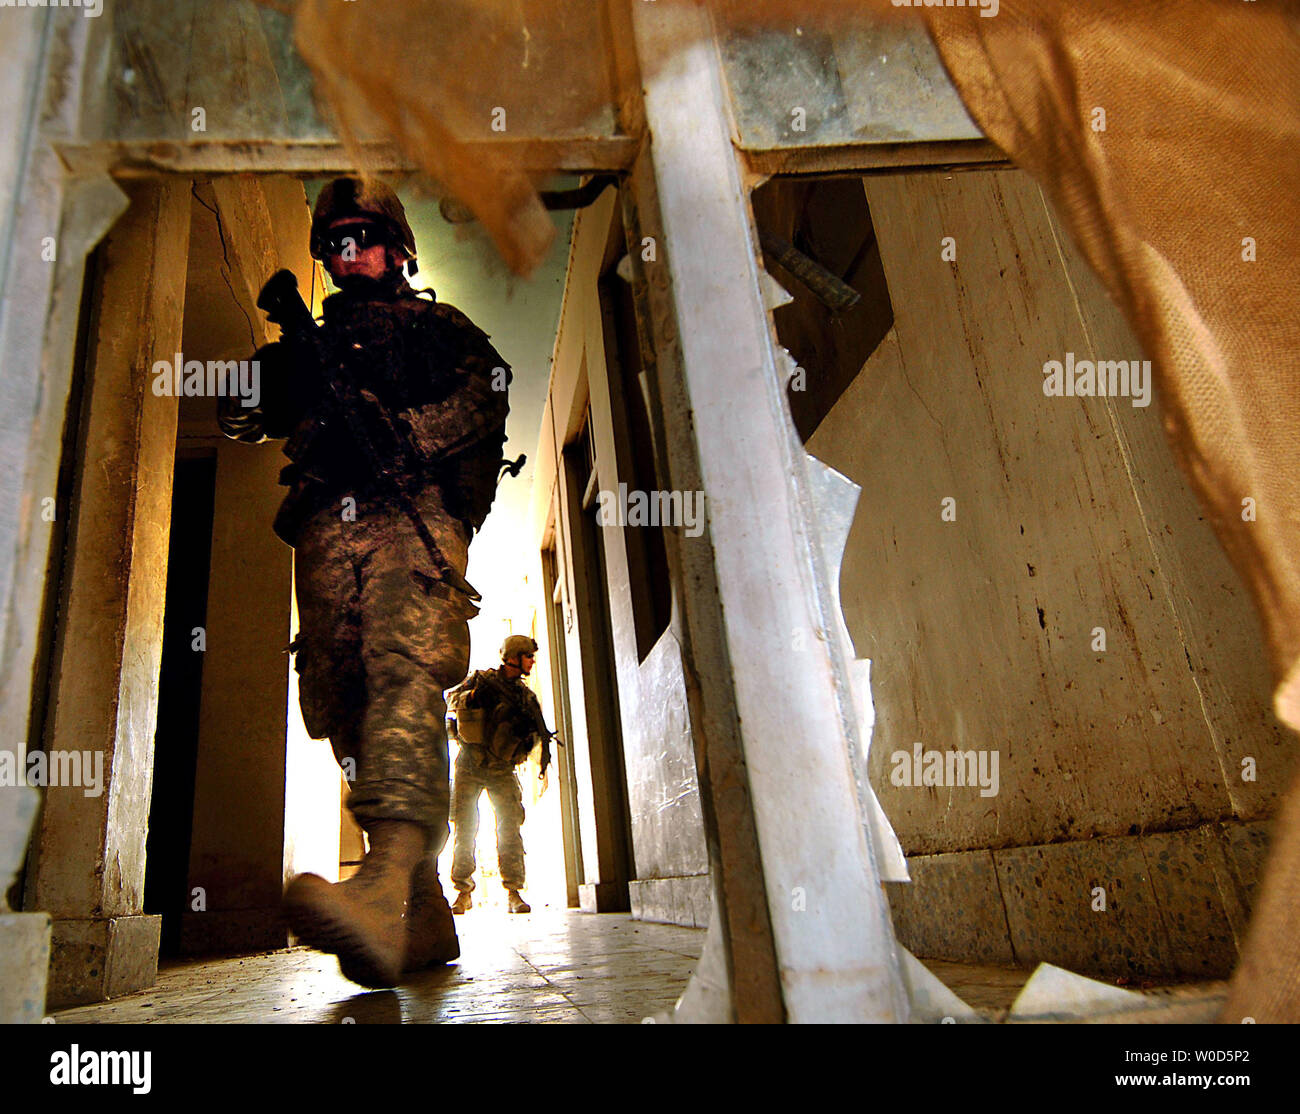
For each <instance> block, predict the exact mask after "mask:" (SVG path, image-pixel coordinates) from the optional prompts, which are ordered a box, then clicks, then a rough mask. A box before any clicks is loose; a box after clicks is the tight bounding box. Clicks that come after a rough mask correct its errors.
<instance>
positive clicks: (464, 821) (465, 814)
mask: <svg viewBox="0 0 1300 1114" xmlns="http://www.w3.org/2000/svg"><path fill="white" fill-rule="evenodd" d="M536 656H537V643H536V642H534V641H533V640H532V639H531V638H529V637H527V636H526V635H521V634H513V635H511V636H510V637H509V638H507V639H506V640H505V642H504V643H503V644H502V646H501V666H500V667H499V668H497V669H491V670H479V671H478V672H477V673H473V674H471V675H470V676H469V677H468V678H466V680H465V683H464V684H463V685H461V686H459V687H458V688H457V689H456V691H455V692H454V693H452V694H451V698H450V702H449V706H450V709H451V717H452V718H451V719H449V721H448V724H449V726H450V727H451V731H452V737H453V738H455V740H456V741H457V742H458V743H459V744H460V752H459V753H458V754H457V756H456V773H455V778H454V780H453V782H452V790H451V817H452V823H453V824H454V825H455V828H456V850H455V856H454V858H453V860H452V867H451V882H452V885H453V886H455V887H456V889H457V890H459V891H460V893H459V895H458V896H457V898H456V902H455V904H454V905H453V906H452V912H454V913H464V912H466V911H467V910H468V909H469V908H470V907H471V905H472V904H473V899H472V898H471V897H470V893H471V892H472V891H473V889H474V870H475V867H476V865H477V864H476V862H475V858H474V840H475V838H476V837H477V835H478V801H479V797H480V795H481V794H482V793H483V792H484V791H485V790H486V791H487V795H488V799H489V800H490V801H491V802H492V811H493V812H495V813H496V818H497V865H498V867H499V868H500V871H501V884H502V885H503V886H504V887H505V889H506V897H507V900H508V902H509V906H510V912H512V913H528V912H531V909H530V907H529V905H528V903H527V902H526V901H524V899H523V897H522V896H521V895H520V893H519V891H520V890H522V889H523V888H524V841H523V837H522V836H521V835H520V833H519V828H520V826H521V825H522V824H523V822H524V802H523V794H522V792H521V790H520V788H519V779H518V778H517V777H516V776H515V767H516V766H518V765H520V764H522V763H523V762H524V761H526V760H527V758H528V755H529V754H530V753H532V749H533V747H534V746H535V745H537V743H539V742H540V743H541V746H542V755H541V763H542V771H541V772H542V777H545V776H546V767H547V765H548V764H549V762H550V740H551V738H552V732H551V731H550V730H549V729H548V728H547V726H546V721H545V719H544V718H543V716H542V709H541V705H540V704H538V702H537V697H536V696H534V695H533V692H532V690H531V689H530V688H529V687H528V686H527V685H525V684H524V682H523V678H524V677H526V676H528V674H529V673H531V672H532V669H533V662H534V661H535V659H536Z"/></svg>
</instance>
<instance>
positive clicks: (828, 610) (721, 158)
mask: <svg viewBox="0 0 1300 1114" xmlns="http://www.w3.org/2000/svg"><path fill="white" fill-rule="evenodd" d="M633 21H634V24H635V28H636V39H637V49H638V51H639V53H640V56H641V59H642V72H643V73H646V74H649V75H652V76H650V77H649V78H648V79H647V82H646V98H645V112H646V123H647V125H648V128H649V131H650V139H651V142H650V144H649V145H648V147H649V152H650V154H649V161H647V159H646V157H645V156H643V157H642V159H641V160H640V163H639V164H638V166H637V167H636V168H635V169H634V171H633V175H632V178H631V181H630V186H631V190H632V200H631V206H632V223H633V225H634V227H635V226H639V227H638V232H639V233H640V234H641V235H650V236H654V237H655V238H656V240H657V242H658V244H659V254H658V261H657V262H652V263H646V262H642V261H641V259H640V257H639V254H638V253H635V252H634V253H633V256H632V259H633V267H634V274H636V275H637V277H638V279H639V280H640V281H643V282H646V283H647V289H648V292H649V296H648V300H649V308H650V317H651V320H649V321H647V322H644V323H643V326H644V328H646V329H648V331H649V332H650V334H651V336H652V337H653V342H654V347H655V353H656V368H655V373H654V379H655V381H656V388H657V391H658V393H659V400H658V401H659V409H660V410H661V412H662V415H663V428H664V433H665V452H664V456H665V458H666V460H665V465H666V467H665V469H664V474H665V475H666V476H667V477H668V480H669V483H670V485H671V487H673V488H674V489H677V490H681V491H703V492H704V494H705V498H706V510H705V517H706V519H707V528H706V529H705V531H704V533H703V534H702V536H700V537H698V538H686V537H683V536H682V534H681V532H680V531H671V532H670V536H669V542H670V546H671V548H670V552H669V556H670V561H671V562H672V564H673V566H674V568H673V572H674V576H675V578H676V582H677V585H678V586H679V588H680V591H681V600H682V604H683V614H684V628H685V631H686V635H687V638H686V644H685V646H684V647H683V657H684V661H685V665H686V669H685V672H686V677H687V689H688V696H689V703H690V709H691V721H692V728H693V732H694V735H695V741H696V759H697V765H698V769H699V781H700V796H701V803H702V806H703V811H704V817H705V826H706V833H707V837H708V842H709V851H710V860H711V866H712V878H713V884H714V914H713V917H712V920H711V922H710V927H709V934H710V935H709V941H708V943H707V944H706V949H705V951H706V957H707V962H703V963H702V964H701V970H700V971H697V973H696V976H694V977H693V979H692V986H691V988H690V989H688V991H687V994H686V995H685V996H684V999H683V1003H682V1004H681V1005H680V1006H679V1009H678V1016H679V1017H683V1018H687V1017H689V1018H692V1019H696V1020H725V1019H728V1018H734V1019H736V1020H740V1021H746V1020H753V1021H780V1020H788V1021H795V1022H798V1021H901V1020H906V1018H907V1002H906V996H905V991H904V988H903V983H902V979H901V975H900V971H899V964H898V956H897V951H896V945H895V943H894V938H893V932H892V928H891V926H890V922H889V914H888V910H887V907H886V904H885V899H884V895H883V893H882V892H881V886H880V878H879V873H878V870H877V868H876V863H875V852H874V849H873V847H872V837H871V834H870V832H869V831H868V829H867V826H866V823H865V822H864V818H865V811H864V805H863V802H861V801H860V800H859V797H858V787H857V785H856V784H855V780H854V770H855V768H856V767H857V766H858V765H860V754H861V749H862V747H861V740H860V739H859V738H858V726H857V723H856V720H855V716H854V714H853V710H852V699H851V695H850V693H851V690H850V688H849V681H848V673H847V666H846V663H845V661H844V660H843V654H842V652H841V650H840V647H839V645H838V643H837V641H836V639H835V635H834V631H835V630H836V629H837V626H836V624H837V623H838V621H839V620H838V616H836V615H834V614H832V604H833V599H834V596H833V592H832V590H831V589H832V586H831V585H830V583H829V576H828V572H827V568H826V563H825V560H824V557H823V555H822V554H821V552H820V547H819V544H818V537H819V533H820V531H819V527H818V523H817V518H816V512H815V511H814V509H813V508H814V494H815V493H814V484H815V482H816V477H815V476H814V474H813V472H812V470H811V468H810V465H809V461H808V458H807V456H806V454H805V453H804V451H803V448H802V446H801V445H800V444H799V441H798V438H797V436H796V434H795V431H794V427H793V425H792V423H791V421H790V416H789V412H788V408H787V406H786V401H785V397H784V396H785V381H784V375H783V374H781V372H780V371H779V370H778V366H777V364H776V360H775V356H774V351H773V345H772V326H771V321H770V319H769V317H768V314H767V312H766V309H765V306H764V301H763V298H762V295H761V291H760V286H759V274H758V264H757V262H756V258H755V248H756V241H757V237H756V235H755V232H754V229H753V227H752V220H751V218H750V213H749V205H748V199H747V196H746V193H745V190H744V187H743V184H742V181H741V177H740V173H739V170H738V167H737V163H736V154H735V150H734V148H733V146H732V138H731V133H730V127H729V124H728V116H727V112H726V105H725V93H724V83H723V80H722V75H721V66H720V62H719V58H718V52H717V46H716V44H715V43H714V41H713V38H712V35H711V33H710V31H711V29H710V27H709V25H708V16H707V13H706V12H704V11H703V10H702V9H700V8H699V7H698V6H696V5H693V4H690V3H687V2H685V0H661V2H659V3H655V4H636V5H633ZM792 647H793V648H795V649H794V652H792V650H791V648H792ZM798 647H804V649H802V650H798ZM697 1005H698V1008H697Z"/></svg>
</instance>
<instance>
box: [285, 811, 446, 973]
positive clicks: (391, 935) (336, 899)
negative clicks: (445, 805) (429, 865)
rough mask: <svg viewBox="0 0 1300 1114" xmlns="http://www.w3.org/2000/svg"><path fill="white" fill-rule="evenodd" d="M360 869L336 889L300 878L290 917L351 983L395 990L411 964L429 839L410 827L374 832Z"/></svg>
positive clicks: (391, 825)
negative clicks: (415, 897) (412, 918)
mask: <svg viewBox="0 0 1300 1114" xmlns="http://www.w3.org/2000/svg"><path fill="white" fill-rule="evenodd" d="M368 834H369V836H370V851H369V852H368V853H367V855H366V857H365V859H364V860H363V861H362V863H361V869H360V870H358V871H357V873H356V874H355V875H354V876H353V877H352V878H349V879H348V880H347V881H346V882H339V883H337V884H336V885H331V884H330V883H329V882H326V881H325V879H324V878H322V877H320V875H318V874H300V875H298V877H297V878H295V879H294V880H293V881H292V882H291V883H289V888H288V889H287V890H285V892H284V911H285V916H286V918H287V919H288V921H289V927H290V928H291V929H293V932H294V935H295V936H297V937H298V938H299V939H300V940H301V941H302V942H303V943H304V944H308V945H310V946H311V947H313V948H317V949H319V950H320V951H323V952H329V953H330V954H332V955H337V956H338V957H339V969H340V970H341V971H342V972H343V975H344V977H345V978H348V979H351V980H352V981H353V982H355V983H360V984H361V985H362V986H368V987H372V988H380V987H390V986H396V985H397V983H398V981H399V980H400V979H401V977H402V968H403V965H404V964H405V962H406V950H407V939H406V938H407V929H406V910H407V905H408V901H409V898H410V894H411V874H412V872H413V871H414V870H415V867H416V864H417V863H418V862H420V860H421V859H422V858H423V857H424V856H425V854H426V853H427V851H428V849H429V837H428V832H427V831H426V830H425V829H424V828H423V827H421V826H420V825H419V824H414V823H411V822H410V821H406V820H380V821H376V822H374V823H373V824H372V825H371V827H370V828H369V830H368Z"/></svg>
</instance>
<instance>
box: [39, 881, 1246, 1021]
mask: <svg viewBox="0 0 1300 1114" xmlns="http://www.w3.org/2000/svg"><path fill="white" fill-rule="evenodd" d="M456 923H457V928H458V931H459V933H460V941H461V957H460V960H459V961H458V962H457V963H455V964H452V965H451V966H449V967H443V968H435V969H434V970H431V971H426V972H424V973H422V974H420V975H418V976H416V977H414V978H413V979H411V980H410V981H409V982H408V983H407V984H405V985H404V986H401V987H399V988H398V989H396V990H384V991H366V990H363V989H362V988H361V987H358V986H356V985H355V984H353V983H351V982H349V981H348V980H347V979H345V978H343V976H342V975H340V974H339V970H338V964H337V962H336V961H335V959H334V958H333V957H332V956H327V955H321V954H320V953H319V952H314V951H310V950H308V949H307V948H294V949H292V950H289V951H280V952H268V953H265V954H262V955H254V956H245V957H243V958H240V959H218V960H209V961H206V962H191V963H185V964H178V965H173V966H168V967H165V968H164V969H163V970H162V971H161V972H160V973H159V977H158V985H157V986H156V987H154V988H153V989H152V990H149V991H145V992H144V993H141V994H134V995H131V996H130V997H128V998H119V999H117V1000H115V1001H112V1002H104V1003H101V1004H99V1005H94V1006H83V1007H80V1008H77V1009H69V1010H61V1011H59V1012H57V1013H55V1014H54V1018H55V1020H56V1021H57V1022H62V1023H69V1022H83V1023H103V1022H114V1023H117V1022H124V1023H133V1024H134V1023H146V1024H147V1023H158V1022H201V1023H214V1022H224V1023H231V1022H252V1023H262V1022H307V1023H318V1024H319V1023H325V1024H334V1023H340V1022H342V1023H347V1022H349V1021H351V1022H355V1023H358V1024H367V1023H398V1022H407V1023H415V1024H428V1023H440V1024H448V1023H459V1022H475V1021H487V1022H537V1023H542V1024H547V1023H566V1022H567V1023H575V1024H586V1023H588V1022H605V1023H611V1022H612V1023H631V1024H636V1023H638V1022H640V1021H642V1020H644V1019H645V1018H647V1017H651V1016H653V1015H655V1014H658V1013H662V1012H666V1011H671V1009H672V1007H673V1004H674V1003H675V1002H676V1001H677V998H678V996H679V995H680V994H681V993H682V991H684V990H685V989H686V984H687V982H688V980H689V979H690V976H691V972H692V971H693V970H694V969H695V964H696V961H697V959H698V958H699V955H700V951H701V949H702V948H703V946H704V931H703V930H702V929H695V928H677V927H674V926H671V925H659V924H647V923H645V922H642V921H633V920H632V919H631V918H630V917H628V916H627V915H625V914H603V915H600V916H593V915H590V914H586V913H578V912H573V911H569V910H559V911H552V910H546V911H540V912H536V913H532V914H530V915H528V916H522V917H515V916H509V915H508V914H506V913H505V911H504V909H502V908H493V907H488V908H486V909H475V910H473V911H471V912H470V913H468V914H467V915H466V916H463V917H458V918H457V920H456ZM926 966H928V967H929V968H930V970H931V971H932V972H934V974H936V975H938V976H939V978H940V979H941V980H942V981H943V982H944V983H945V984H946V985H947V986H948V987H949V988H950V989H951V990H953V991H954V992H956V994H957V995H958V996H959V997H960V998H961V999H963V1000H964V1001H965V1002H966V1003H967V1004H969V1005H970V1006H972V1007H974V1009H976V1010H977V1011H978V1012H979V1013H980V1014H981V1015H982V1016H983V1017H984V1018H985V1019H986V1020H989V1021H993V1022H1005V1021H1007V1020H1009V1017H1008V1015H1009V1013H1010V1011H1011V1005H1012V1002H1013V1001H1014V1000H1015V998H1016V996H1017V994H1019V992H1020V990H1021V988H1022V987H1023V986H1024V984H1025V982H1026V980H1028V978H1029V976H1030V974H1031V972H1029V971H1023V970H1015V969H1004V968H998V967H978V966H974V965H970V964H961V963H944V962H942V961H935V960H928V961H927V962H926ZM1151 993H1152V997H1151V1003H1150V1004H1151V1007H1152V1008H1151V1009H1150V1010H1148V1011H1146V1012H1139V1013H1137V1014H1134V1015H1132V1016H1129V1017H1106V1018H1105V1020H1117V1021H1119V1020H1123V1021H1137V1022H1143V1021H1171V1022H1173V1021H1185V1022H1208V1021H1210V1020H1212V1019H1213V1017H1214V1016H1215V1013H1216V1012H1217V1009H1218V1007H1219V1006H1220V1005H1221V1004H1222V1000H1223V998H1224V996H1225V995H1226V987H1225V986H1224V985H1223V984H1222V983H1203V984H1197V985H1194V986H1184V987H1176V988H1166V989H1155V990H1154V991H1152V992H1151Z"/></svg>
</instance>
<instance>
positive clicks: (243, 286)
mask: <svg viewBox="0 0 1300 1114" xmlns="http://www.w3.org/2000/svg"><path fill="white" fill-rule="evenodd" d="M191 213H192V217H193V222H194V225H193V227H194V233H193V240H194V244H195V252H194V256H193V261H192V266H191V268H190V272H189V276H188V284H189V287H190V297H189V303H190V305H191V307H192V312H191V313H189V314H188V315H187V318H186V329H185V335H184V356H185V359H187V360H189V359H195V360H201V361H207V360H213V359H216V360H243V359H249V358H251V356H252V351H253V348H254V346H255V345H257V344H261V343H263V342H264V341H266V340H270V339H272V337H273V335H274V329H272V330H271V336H268V335H267V326H266V323H265V319H264V317H263V315H262V314H261V313H260V312H259V311H258V310H257V308H256V304H255V301H256V296H257V292H258V291H259V290H260V288H261V285H262V283H263V282H264V281H265V280H266V279H267V278H269V277H270V275H271V274H272V273H273V272H274V271H275V270H277V269H278V268H280V267H287V268H289V269H290V270H292V271H293V272H294V273H295V274H296V275H297V276H298V282H299V287H300V289H301V290H302V291H303V292H304V294H306V293H307V292H309V291H312V290H315V291H317V292H319V290H320V287H321V282H320V278H319V276H317V277H316V278H315V280H314V281H313V269H314V264H313V262H312V260H311V258H310V256H309V255H308V252H307V243H308V235H307V233H308V210H307V199H306V195H305V193H304V190H303V186H302V184H301V183H300V182H297V181H295V180H293V179H290V178H287V177H282V176H272V177H262V178H254V177H251V176H250V177H239V178H233V179H223V180H219V181H214V182H213V183H212V184H211V185H210V186H208V185H201V186H198V187H196V196H195V198H194V204H193V205H192V207H191ZM218 220H219V221H220V226H219V227H218ZM186 403H187V406H186V407H185V408H183V415H184V416H185V418H186V421H185V424H184V426H183V434H184V440H185V444H187V445H188V446H191V447H192V446H195V445H200V444H202V445H205V446H207V447H209V448H210V449H211V451H213V452H215V454H216V483H215V497H214V513H213V530H212V544H211V551H210V554H211V555H210V570H211V571H210V576H209V586H208V599H207V614H206V620H205V623H204V638H205V646H204V649H203V651H202V652H203V657H204V661H203V676H202V693H201V697H200V702H199V729H198V730H199V734H198V738H199V743H198V752H197V760H196V766H195V778H194V799H193V828H192V836H191V845H190V858H189V877H188V890H189V894H190V895H191V900H190V903H189V905H188V907H187V909H186V910H185V912H184V916H183V918H182V931H181V941H180V947H181V950H182V951H183V952H186V953H189V954H212V953H222V952H226V953H231V952H246V951H256V950H260V949H263V948H274V947H283V946H284V945H285V944H286V943H287V942H288V935H287V932H286V929H285V928H284V926H283V923H282V921H281V917H280V911H279V910H280V898H281V894H282V892H283V889H284V882H285V878H286V876H287V875H288V874H290V873H294V872H297V871H300V870H312V871H315V872H317V873H320V874H322V875H324V876H325V877H326V878H331V879H333V878H337V877H338V850H339V801H340V793H341V781H340V777H339V773H338V767H337V764H336V763H335V761H334V757H333V754H332V753H331V751H330V748H329V744H328V743H325V742H315V741H313V740H310V739H308V738H307V737H306V733H305V730H304V729H303V727H302V724H301V718H300V715H299V712H298V707H297V702H296V700H295V701H294V703H293V704H292V705H290V697H291V694H292V690H291V688H290V673H291V669H290V658H289V655H288V654H287V653H286V652H285V651H286V647H287V646H288V644H289V642H290V640H291V639H292V637H293V634H292V629H293V627H292V567H293V553H292V550H291V549H290V548H289V547H288V546H286V545H285V544H284V542H282V541H281V540H280V539H279V538H278V537H276V536H275V534H274V533H273V531H272V529H271V523H272V521H273V520H274V518H275V513H276V510H277V508H278V507H279V504H280V501H281V500H282V499H283V497H284V488H283V487H281V486H280V483H279V474H280V469H281V468H282V467H283V466H284V463H285V460H284V457H283V455H282V454H281V445H280V443H279V442H266V443H263V444H260V445H246V444H241V443H237V442H234V441H230V440H228V439H226V438H225V437H223V436H221V434H220V431H219V429H218V428H217V426H216V411H215V402H214V400H212V399H209V398H204V399H187V400H186Z"/></svg>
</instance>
